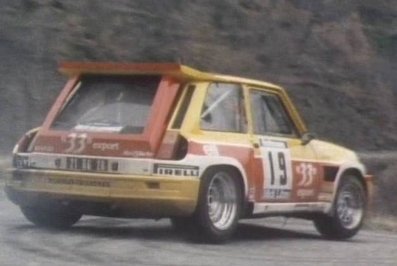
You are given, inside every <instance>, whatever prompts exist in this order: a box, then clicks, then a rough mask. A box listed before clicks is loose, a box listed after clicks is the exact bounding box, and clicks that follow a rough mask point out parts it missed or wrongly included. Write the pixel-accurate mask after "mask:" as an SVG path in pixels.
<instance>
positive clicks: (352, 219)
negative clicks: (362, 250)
mask: <svg viewBox="0 0 397 266" xmlns="http://www.w3.org/2000/svg"><path fill="white" fill-rule="evenodd" d="M365 209H366V193H365V189H364V186H363V184H362V183H361V182H360V181H359V180H358V179H357V178H356V177H355V176H345V177H344V178H343V180H342V181H341V183H340V185H339V188H338V191H337V194H336V199H335V203H334V206H333V211H332V213H331V215H320V216H318V217H316V218H315V219H314V225H315V227H316V228H317V230H318V231H319V232H320V233H321V234H322V235H323V236H324V237H326V238H329V239H347V238H350V237H353V236H354V235H355V234H357V232H358V231H359V230H360V228H361V226H362V223H363V220H364V216H365Z"/></svg>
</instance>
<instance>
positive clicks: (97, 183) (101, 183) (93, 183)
mask: <svg viewBox="0 0 397 266" xmlns="http://www.w3.org/2000/svg"><path fill="white" fill-rule="evenodd" d="M48 183H50V184H55V185H76V186H88V187H110V182H108V181H99V180H81V179H71V178H53V177H50V178H48Z"/></svg>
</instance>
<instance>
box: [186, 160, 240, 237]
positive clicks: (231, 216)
mask: <svg viewBox="0 0 397 266" xmlns="http://www.w3.org/2000/svg"><path fill="white" fill-rule="evenodd" d="M238 178H239V177H238V175H237V173H236V172H235V171H233V170H232V169H230V168H227V167H218V168H210V169H209V170H207V171H206V172H205V173H204V175H203V177H202V180H201V184H200V191H199V199H198V205H197V208H196V210H195V213H194V215H193V219H192V223H193V226H194V227H193V229H192V232H190V233H191V235H192V236H193V237H194V238H195V240H196V241H199V242H207V243H214V244H216V243H222V242H225V241H226V240H228V239H229V238H230V237H231V236H232V235H233V233H234V231H235V230H236V227H237V224H238V220H239V217H240V213H241V208H242V207H241V206H242V191H241V188H240V186H239V184H240V182H239V181H238Z"/></svg>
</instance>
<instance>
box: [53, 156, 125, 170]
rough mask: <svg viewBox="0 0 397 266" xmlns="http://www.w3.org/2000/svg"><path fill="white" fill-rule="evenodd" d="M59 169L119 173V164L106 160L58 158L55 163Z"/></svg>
mask: <svg viewBox="0 0 397 266" xmlns="http://www.w3.org/2000/svg"><path fill="white" fill-rule="evenodd" d="M54 165H55V167H57V168H58V169H67V170H79V171H98V172H117V171H118V170H119V163H118V162H117V161H113V162H110V161H109V160H106V159H96V158H78V157H66V158H65V159H64V160H62V159H60V158H57V159H55V161H54Z"/></svg>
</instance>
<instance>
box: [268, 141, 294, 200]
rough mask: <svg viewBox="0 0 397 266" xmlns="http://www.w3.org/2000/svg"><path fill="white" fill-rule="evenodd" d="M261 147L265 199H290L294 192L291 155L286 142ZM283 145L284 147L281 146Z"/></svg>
mask: <svg viewBox="0 0 397 266" xmlns="http://www.w3.org/2000/svg"><path fill="white" fill-rule="evenodd" d="M275 143H278V144H277V145H275V144H274V143H273V144H272V145H271V146H268V145H266V146H267V147H266V146H264V147H261V148H260V150H261V157H262V162H263V169H264V173H263V174H264V182H263V197H264V198H265V199H288V198H289V197H290V194H291V190H292V183H293V182H292V167H291V154H290V151H289V149H288V148H287V145H286V143H284V142H275ZM281 144H283V145H281Z"/></svg>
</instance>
